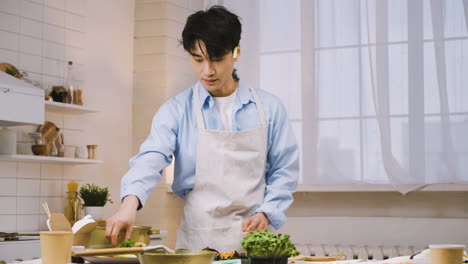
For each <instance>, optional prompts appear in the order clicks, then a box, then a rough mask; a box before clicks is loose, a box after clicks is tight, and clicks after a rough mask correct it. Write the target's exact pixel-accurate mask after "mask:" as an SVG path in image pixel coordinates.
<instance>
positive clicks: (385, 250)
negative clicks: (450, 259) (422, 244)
mask: <svg viewBox="0 0 468 264" xmlns="http://www.w3.org/2000/svg"><path fill="white" fill-rule="evenodd" d="M296 248H297V250H298V251H299V252H300V254H301V255H304V256H328V255H331V254H334V253H338V252H340V251H343V252H345V253H346V256H347V259H362V260H383V259H388V258H394V257H399V256H410V255H413V254H416V253H418V252H421V251H422V250H424V249H423V248H418V247H414V246H371V245H324V244H322V245H313V244H306V245H304V244H302V245H296Z"/></svg>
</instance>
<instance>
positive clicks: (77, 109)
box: [45, 101, 99, 115]
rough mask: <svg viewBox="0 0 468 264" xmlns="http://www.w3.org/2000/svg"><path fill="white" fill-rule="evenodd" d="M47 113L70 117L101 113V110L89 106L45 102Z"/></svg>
mask: <svg viewBox="0 0 468 264" xmlns="http://www.w3.org/2000/svg"><path fill="white" fill-rule="evenodd" d="M45 111H46V112H59V113H63V114H68V115H82V114H91V113H97V112H99V110H97V109H94V108H90V107H87V106H81V105H73V104H65V103H58V102H53V101H45Z"/></svg>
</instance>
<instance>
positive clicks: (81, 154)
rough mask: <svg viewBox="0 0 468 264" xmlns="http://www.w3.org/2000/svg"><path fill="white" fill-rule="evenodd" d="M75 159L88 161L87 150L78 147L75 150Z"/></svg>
mask: <svg viewBox="0 0 468 264" xmlns="http://www.w3.org/2000/svg"><path fill="white" fill-rule="evenodd" d="M75 158H78V159H86V158H87V153H86V149H85V148H84V147H76V148H75Z"/></svg>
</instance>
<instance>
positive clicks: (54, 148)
mask: <svg viewBox="0 0 468 264" xmlns="http://www.w3.org/2000/svg"><path fill="white" fill-rule="evenodd" d="M49 156H52V157H57V156H58V149H57V145H56V144H55V140H52V141H50V153H49Z"/></svg>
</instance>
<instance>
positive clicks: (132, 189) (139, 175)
mask: <svg viewBox="0 0 468 264" xmlns="http://www.w3.org/2000/svg"><path fill="white" fill-rule="evenodd" d="M177 110H178V109H177V106H176V104H175V103H174V102H173V101H171V100H169V101H168V102H166V103H165V104H163V105H162V106H161V107H160V108H159V110H158V112H157V113H156V114H155V116H154V118H153V121H152V125H151V132H150V135H149V136H148V138H147V139H146V140H145V141H144V142H143V144H142V145H141V147H140V151H139V153H138V154H137V155H136V156H134V157H133V158H131V159H130V169H129V170H128V172H127V173H126V174H125V175H124V177H123V178H122V182H121V192H120V199H121V201H122V200H123V198H125V197H126V196H128V195H134V196H136V197H137V198H138V199H139V201H140V205H139V207H138V209H141V208H142V207H143V206H144V205H145V203H146V200H147V199H148V197H149V196H150V194H151V192H152V191H153V189H154V188H155V187H156V185H158V184H159V182H160V181H161V177H162V171H163V169H164V168H166V167H167V166H169V165H170V164H171V161H172V154H173V153H174V151H175V146H176V138H177V129H178V125H177V124H178V123H177V120H178V113H177Z"/></svg>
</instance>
